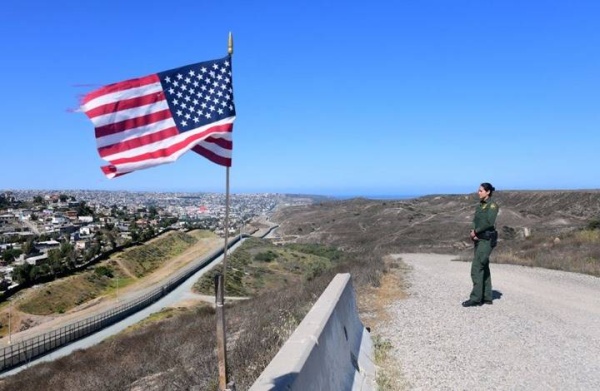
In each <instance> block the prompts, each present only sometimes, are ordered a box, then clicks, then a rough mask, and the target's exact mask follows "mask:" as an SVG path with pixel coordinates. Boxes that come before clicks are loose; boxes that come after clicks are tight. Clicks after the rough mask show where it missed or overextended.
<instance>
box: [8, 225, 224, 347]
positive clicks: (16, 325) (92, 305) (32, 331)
mask: <svg viewBox="0 0 600 391" xmlns="http://www.w3.org/2000/svg"><path fill="white" fill-rule="evenodd" d="M154 240H156V239H154ZM222 246H223V239H222V238H219V237H211V238H200V239H199V240H198V241H197V242H196V243H194V244H193V245H192V246H191V247H190V248H188V249H186V250H185V251H184V252H183V253H182V254H180V255H178V256H176V257H173V258H171V259H170V260H168V261H166V262H165V263H164V264H163V265H162V266H161V267H160V268H159V269H157V270H156V271H155V272H153V273H152V274H150V275H148V276H145V277H143V278H137V277H135V276H133V277H134V278H136V281H135V282H133V283H130V284H129V285H128V286H126V287H124V288H122V289H120V290H119V292H118V295H119V297H118V298H117V297H116V292H115V293H113V294H110V295H104V296H100V297H97V298H95V299H93V300H90V301H88V302H85V303H83V304H81V305H79V306H77V307H75V308H73V309H71V310H69V311H67V312H66V313H65V314H62V315H58V314H56V315H50V316H36V315H30V314H26V313H23V312H20V311H18V310H17V309H16V306H17V305H18V302H19V301H21V300H27V298H28V297H29V296H30V295H32V294H33V293H34V292H33V290H34V289H41V287H43V285H42V286H39V287H35V288H33V289H27V290H25V291H22V292H20V293H19V294H17V295H16V296H15V297H13V298H12V300H11V304H12V305H13V307H12V308H10V304H9V305H7V306H5V307H4V308H3V310H2V311H0V319H2V320H5V321H7V320H8V315H7V314H8V311H11V318H12V319H11V320H12V321H11V328H12V333H11V336H10V339H11V340H12V342H13V343H14V342H15V341H20V340H23V339H27V338H30V337H33V336H35V335H39V334H43V333H46V332H49V331H51V330H54V329H58V328H60V327H62V326H63V325H65V324H67V323H72V322H76V321H78V320H82V319H85V318H88V317H90V316H93V315H95V314H99V313H101V312H104V311H106V310H108V309H109V308H111V307H114V306H116V305H119V301H125V300H126V299H127V298H129V297H132V296H135V295H137V294H139V292H140V291H142V290H145V289H150V288H151V287H153V286H155V285H159V284H160V283H161V282H163V281H164V280H165V279H167V278H168V277H170V276H172V275H175V274H176V273H177V272H179V270H181V268H182V267H184V266H186V265H188V264H189V263H190V262H192V261H193V260H195V259H197V258H200V257H203V256H205V255H207V254H210V253H211V252H213V251H216V250H217V249H219V248H221V247H222ZM110 260H116V261H117V263H118V264H119V266H120V267H121V270H122V271H123V272H124V273H125V274H128V275H130V274H131V272H130V271H129V270H128V269H127V268H126V267H124V265H123V264H122V263H119V261H118V256H117V255H115V256H113V257H111V258H110V259H109V260H108V261H110ZM108 261H104V262H108ZM117 300H119V301H117ZM23 326H24V327H28V328H27V329H26V330H23V331H19V330H20V328H21V327H23ZM8 342H9V338H8V337H7V336H5V337H3V338H2V339H0V347H3V346H7V345H8Z"/></svg>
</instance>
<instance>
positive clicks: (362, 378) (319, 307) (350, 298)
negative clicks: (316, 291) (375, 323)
mask: <svg viewBox="0 0 600 391" xmlns="http://www.w3.org/2000/svg"><path fill="white" fill-rule="evenodd" d="M375 389H376V385H375V364H374V356H373V345H372V341H371V336H370V334H369V332H368V331H367V330H366V329H365V327H364V326H363V324H362V323H361V321H360V319H359V317H358V310H357V308H356V299H355V295H354V289H353V288H352V281H351V279H350V274H338V275H336V276H335V278H334V279H333V280H332V281H331V283H330V284H329V286H328V287H327V289H325V291H324V292H323V294H322V295H321V297H319V299H318V300H317V302H316V303H315V305H314V306H313V307H312V309H311V310H310V311H309V313H308V314H307V315H306V317H305V318H304V319H303V320H302V322H301V323H300V325H299V326H298V328H297V329H296V330H295V331H294V333H293V334H292V336H291V337H290V338H289V339H288V340H287V341H286V343H285V344H284V345H283V347H282V348H281V350H280V351H279V352H278V353H277V355H276V356H275V358H273V360H272V361H271V363H270V364H269V365H268V366H267V368H265V370H264V371H263V373H262V374H261V375H260V376H259V378H258V379H257V380H256V382H255V383H254V384H253V385H252V387H251V388H250V391H267V390H269V391H277V390H286V391H287V390H295V391H313V390H314V391H319V390H323V391H336V390H340V391H348V390H353V391H358V390H365V391H366V390H375Z"/></svg>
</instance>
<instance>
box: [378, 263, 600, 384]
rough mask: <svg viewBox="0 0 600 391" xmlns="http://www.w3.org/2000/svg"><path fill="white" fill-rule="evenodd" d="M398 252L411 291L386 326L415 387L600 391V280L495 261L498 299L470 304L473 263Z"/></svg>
mask: <svg viewBox="0 0 600 391" xmlns="http://www.w3.org/2000/svg"><path fill="white" fill-rule="evenodd" d="M396 257H398V258H402V259H403V261H404V262H405V263H406V264H407V265H408V266H409V267H410V269H411V270H410V271H409V273H408V277H407V279H408V283H409V285H410V287H409V294H410V296H409V298H407V299H404V300H398V301H397V302H395V303H394V304H393V305H392V306H391V308H390V312H391V314H392V318H393V320H392V321H390V322H389V323H388V324H386V325H385V326H384V327H383V328H382V330H380V334H381V335H382V336H383V337H385V338H388V339H389V340H390V342H391V343H392V345H393V346H394V355H395V358H396V359H397V360H398V362H399V363H400V365H401V369H402V373H403V375H404V376H405V378H406V381H407V382H408V383H409V384H410V389H414V390H600V278H596V277H591V276H586V275H581V274H575V273H567V272H559V271H553V270H546V269H538V268H527V267H522V266H513V265H497V264H492V265H491V271H492V286H493V289H494V296H495V300H494V304H493V305H485V306H482V307H470V308H463V307H462V306H461V305H460V303H461V302H462V301H463V300H466V299H467V298H468V296H469V293H470V290H471V278H470V264H469V263H465V262H453V261H451V260H452V259H453V258H455V257H454V256H451V255H436V254H398V255H396ZM492 257H493V255H492Z"/></svg>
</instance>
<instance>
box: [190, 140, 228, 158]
mask: <svg viewBox="0 0 600 391" xmlns="http://www.w3.org/2000/svg"><path fill="white" fill-rule="evenodd" d="M198 146H200V147H202V148H204V149H207V150H209V151H211V152H212V153H214V154H215V155H219V156H221V157H224V158H231V149H229V148H223V147H221V146H220V145H217V144H215V143H211V142H208V141H206V140H204V141H202V142H199V143H198Z"/></svg>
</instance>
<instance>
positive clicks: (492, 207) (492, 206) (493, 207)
mask: <svg viewBox="0 0 600 391" xmlns="http://www.w3.org/2000/svg"><path fill="white" fill-rule="evenodd" d="M497 207H498V205H496V204H494V203H492V204H491V205H490V208H491V209H496V208H497Z"/></svg>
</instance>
